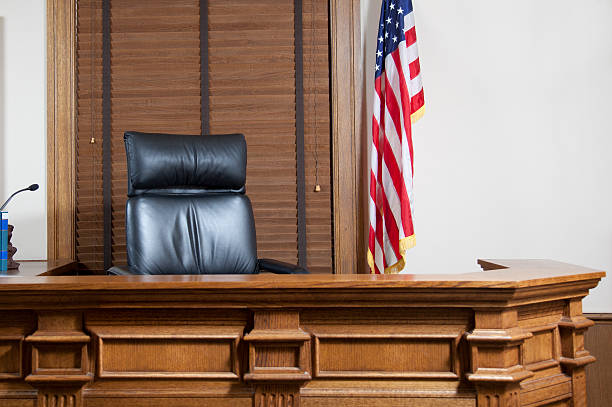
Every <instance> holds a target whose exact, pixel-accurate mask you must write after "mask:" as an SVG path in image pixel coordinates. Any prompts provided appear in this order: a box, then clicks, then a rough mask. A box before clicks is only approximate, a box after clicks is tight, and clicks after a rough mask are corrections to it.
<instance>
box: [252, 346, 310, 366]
mask: <svg viewBox="0 0 612 407" xmlns="http://www.w3.org/2000/svg"><path fill="white" fill-rule="evenodd" d="M254 368H256V369H257V368H295V369H299V368H300V346H299V345H293V346H290V345H288V346H279V345H277V344H274V345H271V346H268V345H264V344H257V345H255V366H254Z"/></svg>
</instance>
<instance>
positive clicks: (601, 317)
mask: <svg viewBox="0 0 612 407" xmlns="http://www.w3.org/2000/svg"><path fill="white" fill-rule="evenodd" d="M584 316H585V317H586V318H588V319H590V320H592V321H595V322H597V321H612V313H593V314H589V313H585V314H584Z"/></svg>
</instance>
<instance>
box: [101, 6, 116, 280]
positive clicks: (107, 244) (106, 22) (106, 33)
mask: <svg viewBox="0 0 612 407" xmlns="http://www.w3.org/2000/svg"><path fill="white" fill-rule="evenodd" d="M110 25H111V22H110V0H102V190H103V196H104V198H103V202H104V269H105V270H107V269H109V268H110V267H111V266H112V262H113V260H112V247H113V241H112V191H111V188H112V183H111V177H112V150H111V137H112V131H111V35H110V33H111V26H110Z"/></svg>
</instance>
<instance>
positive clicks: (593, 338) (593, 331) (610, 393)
mask: <svg viewBox="0 0 612 407" xmlns="http://www.w3.org/2000/svg"><path fill="white" fill-rule="evenodd" d="M585 316H586V317H587V318H588V319H590V320H592V321H594V322H595V326H593V327H592V328H589V330H588V331H587V332H586V334H585V338H584V346H585V348H586V349H588V350H589V351H590V352H591V353H592V354H593V356H595V357H596V358H597V363H594V364H592V365H589V366H587V368H586V381H587V385H586V390H587V405H588V406H589V407H607V406H608V405H609V404H610V400H612V352H611V347H610V339H611V338H612V314H585Z"/></svg>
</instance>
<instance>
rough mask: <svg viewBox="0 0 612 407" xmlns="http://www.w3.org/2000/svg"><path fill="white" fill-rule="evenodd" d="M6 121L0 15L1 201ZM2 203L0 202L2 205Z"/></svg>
mask: <svg viewBox="0 0 612 407" xmlns="http://www.w3.org/2000/svg"><path fill="white" fill-rule="evenodd" d="M5 132H6V123H5V122H4V17H2V16H0V201H4V199H5V198H4V195H6V194H5V191H4V174H6V169H5V168H4V166H5V165H6V160H5V158H4V155H5V154H4V146H5V144H6V143H5V142H4V138H5V137H6V134H5ZM1 204H2V203H1V202H0V205H1Z"/></svg>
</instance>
